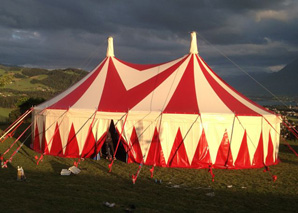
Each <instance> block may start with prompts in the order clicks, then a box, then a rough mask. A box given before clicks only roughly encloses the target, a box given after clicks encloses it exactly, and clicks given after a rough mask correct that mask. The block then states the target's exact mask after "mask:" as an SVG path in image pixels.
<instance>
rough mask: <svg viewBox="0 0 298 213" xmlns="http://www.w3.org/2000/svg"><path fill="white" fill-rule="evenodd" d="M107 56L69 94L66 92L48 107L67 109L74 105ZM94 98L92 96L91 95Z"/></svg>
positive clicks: (94, 77)
mask: <svg viewBox="0 0 298 213" xmlns="http://www.w3.org/2000/svg"><path fill="white" fill-rule="evenodd" d="M106 60H107V58H106V59H105V60H104V61H103V62H102V64H101V65H100V66H99V67H98V68H97V69H96V70H95V71H94V72H93V74H92V75H90V77H89V78H87V79H86V80H85V81H84V82H83V83H82V84H81V85H79V86H78V87H77V88H76V89H74V90H72V91H71V92H70V93H69V94H67V95H66V96H65V97H64V98H62V99H60V100H59V101H58V102H56V103H54V104H53V105H51V106H50V107H48V109H68V108H69V107H71V106H72V105H74V104H75V103H76V102H77V101H78V100H79V99H80V98H81V97H82V95H83V94H84V93H85V92H86V90H87V89H88V88H89V86H90V85H91V84H92V83H93V81H94V80H95V79H96V77H97V76H98V74H99V73H100V71H101V69H102V67H103V65H104V64H105V63H106ZM93 98H94V97H93Z"/></svg>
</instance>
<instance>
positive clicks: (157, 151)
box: [145, 128, 166, 166]
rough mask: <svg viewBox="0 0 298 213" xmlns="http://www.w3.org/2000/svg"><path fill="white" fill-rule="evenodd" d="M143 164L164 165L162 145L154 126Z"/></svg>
mask: <svg viewBox="0 0 298 213" xmlns="http://www.w3.org/2000/svg"><path fill="white" fill-rule="evenodd" d="M145 164H147V165H154V166H166V161H165V157H164V155H163V151H162V147H161V145H160V141H159V135H158V132H157V129H156V128H155V131H154V135H153V138H152V141H151V144H150V149H149V152H148V156H147V159H146V162H145Z"/></svg>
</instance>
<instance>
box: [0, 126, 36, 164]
mask: <svg viewBox="0 0 298 213" xmlns="http://www.w3.org/2000/svg"><path fill="white" fill-rule="evenodd" d="M31 126H32V123H31V124H30V125H29V126H28V127H27V128H26V129H25V130H24V131H23V132H22V133H21V134H20V135H19V137H18V138H17V139H16V140H15V141H14V142H13V143H12V144H11V145H10V147H9V148H8V149H7V150H6V151H5V152H4V153H3V154H2V155H1V157H0V158H1V159H2V160H3V157H4V155H6V154H7V153H8V152H9V151H10V149H11V148H12V147H13V146H14V145H15V144H16V143H17V142H18V141H19V139H20V138H21V137H22V136H23V135H24V134H25V132H26V131H27V130H28V129H29V128H30V127H31Z"/></svg>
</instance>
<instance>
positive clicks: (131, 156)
mask: <svg viewBox="0 0 298 213" xmlns="http://www.w3.org/2000/svg"><path fill="white" fill-rule="evenodd" d="M130 141H131V147H130V149H129V150H128V159H127V163H132V162H135V163H141V162H142V160H143V155H142V151H141V147H140V143H139V139H138V136H137V132H136V129H135V127H133V130H132V134H131V137H130Z"/></svg>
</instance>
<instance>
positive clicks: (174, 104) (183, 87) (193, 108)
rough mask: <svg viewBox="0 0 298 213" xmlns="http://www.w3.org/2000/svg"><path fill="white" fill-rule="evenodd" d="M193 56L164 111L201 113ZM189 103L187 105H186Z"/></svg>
mask: <svg viewBox="0 0 298 213" xmlns="http://www.w3.org/2000/svg"><path fill="white" fill-rule="evenodd" d="M193 57H194V56H192V57H191V59H190V61H189V63H188V65H187V67H186V70H185V72H184V74H183V76H182V78H181V80H180V82H179V84H178V86H177V88H176V90H175V92H174V94H173V96H172V98H171V100H170V101H169V103H168V105H167V107H166V108H165V110H164V113H177V112H181V113H193V114H196V113H199V108H198V102H197V95H196V89H195V82H194V63H193V60H194V58H193ZM185 105H187V107H185ZM182 109H183V111H181V110H182Z"/></svg>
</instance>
